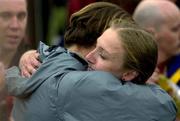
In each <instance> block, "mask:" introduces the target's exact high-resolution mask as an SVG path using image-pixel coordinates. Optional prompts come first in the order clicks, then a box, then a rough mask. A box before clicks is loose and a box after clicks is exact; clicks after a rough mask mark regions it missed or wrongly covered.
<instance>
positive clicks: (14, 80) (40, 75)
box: [6, 43, 87, 97]
mask: <svg viewBox="0 0 180 121" xmlns="http://www.w3.org/2000/svg"><path fill="white" fill-rule="evenodd" d="M39 53H40V59H41V60H42V65H41V66H40V67H39V68H38V69H37V71H36V72H35V73H34V74H33V75H32V77H31V78H29V79H28V78H24V77H21V76H20V72H19V70H18V69H17V68H13V69H11V70H9V71H7V74H6V80H7V87H8V89H9V93H10V94H11V95H14V96H18V97H25V96H28V95H30V94H31V93H32V92H33V91H34V90H36V89H37V88H38V87H39V86H40V85H41V84H42V83H43V82H44V81H45V80H46V79H48V78H49V77H50V76H52V75H54V74H57V73H58V74H63V73H65V72H67V71H72V70H85V69H86V64H87V63H85V61H84V60H83V59H80V58H79V57H78V56H77V55H76V56H77V57H76V56H75V57H73V56H72V54H70V53H69V52H68V51H67V50H66V49H64V48H61V47H57V48H54V49H49V47H48V46H46V45H44V44H42V43H41V45H40V49H39Z"/></svg>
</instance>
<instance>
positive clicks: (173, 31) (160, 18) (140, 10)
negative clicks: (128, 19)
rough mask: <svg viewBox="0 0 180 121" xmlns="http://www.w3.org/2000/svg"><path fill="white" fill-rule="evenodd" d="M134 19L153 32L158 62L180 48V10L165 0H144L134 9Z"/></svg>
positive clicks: (172, 54)
mask: <svg viewBox="0 0 180 121" xmlns="http://www.w3.org/2000/svg"><path fill="white" fill-rule="evenodd" d="M133 18H134V20H135V21H136V22H137V23H138V24H139V25H141V26H142V27H144V28H145V29H147V30H148V31H151V32H153V33H154V35H155V37H156V41H157V44H158V51H159V60H158V61H159V63H161V62H163V61H166V60H168V59H169V58H170V57H172V56H174V55H176V54H177V53H178V48H180V38H179V33H180V12H179V9H178V7H177V6H176V5H175V4H174V3H172V2H170V1H167V0H145V1H142V2H141V3H140V4H139V5H138V6H137V8H136V9H135V12H134V15H133Z"/></svg>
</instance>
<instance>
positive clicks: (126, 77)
mask: <svg viewBox="0 0 180 121" xmlns="http://www.w3.org/2000/svg"><path fill="white" fill-rule="evenodd" d="M138 75H139V73H138V72H136V71H128V72H125V73H124V74H123V75H122V80H124V81H131V80H133V79H134V78H136V77H137V76H138Z"/></svg>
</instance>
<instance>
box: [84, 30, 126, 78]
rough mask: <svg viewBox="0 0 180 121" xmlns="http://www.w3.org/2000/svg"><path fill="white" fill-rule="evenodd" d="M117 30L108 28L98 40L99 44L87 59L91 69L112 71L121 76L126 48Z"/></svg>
mask: <svg viewBox="0 0 180 121" xmlns="http://www.w3.org/2000/svg"><path fill="white" fill-rule="evenodd" d="M120 39H121V38H120V37H118V34H117V32H116V30H114V29H112V28H109V29H107V30H106V31H105V32H104V33H103V34H102V35H101V36H100V37H99V38H98V40H97V45H96V48H95V49H94V50H92V51H91V52H90V53H89V54H88V55H87V56H86V59H87V61H88V62H89V69H90V70H101V71H107V72H111V73H112V74H114V75H115V76H117V77H119V78H121V76H122V73H123V69H122V64H123V55H124V49H123V47H122V43H121V40H120Z"/></svg>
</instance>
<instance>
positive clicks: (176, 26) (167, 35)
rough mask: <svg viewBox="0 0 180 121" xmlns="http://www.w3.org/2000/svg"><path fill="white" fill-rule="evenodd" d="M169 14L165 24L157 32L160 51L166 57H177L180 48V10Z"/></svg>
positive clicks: (168, 12)
mask: <svg viewBox="0 0 180 121" xmlns="http://www.w3.org/2000/svg"><path fill="white" fill-rule="evenodd" d="M165 12H167V14H166V16H165V15H164V17H165V19H164V20H165V21H164V23H162V25H161V27H160V30H159V31H158V32H157V40H158V45H159V49H160V51H161V52H163V53H164V54H165V55H166V57H172V56H174V55H176V54H177V53H178V51H179V48H180V38H179V36H180V35H179V34H180V14H179V10H177V9H175V10H174V11H168V10H167V11H165Z"/></svg>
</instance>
